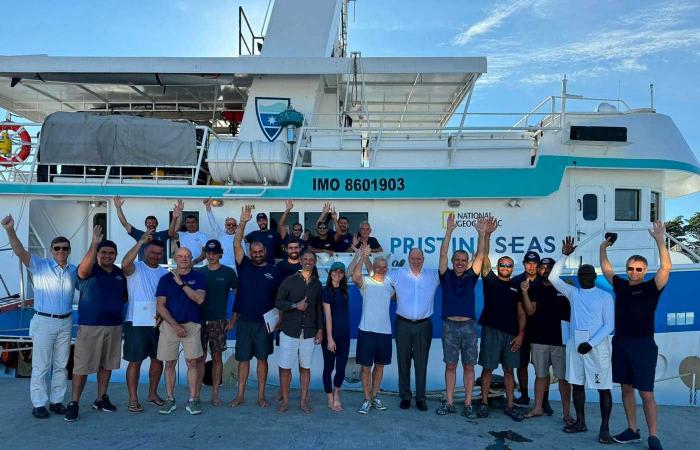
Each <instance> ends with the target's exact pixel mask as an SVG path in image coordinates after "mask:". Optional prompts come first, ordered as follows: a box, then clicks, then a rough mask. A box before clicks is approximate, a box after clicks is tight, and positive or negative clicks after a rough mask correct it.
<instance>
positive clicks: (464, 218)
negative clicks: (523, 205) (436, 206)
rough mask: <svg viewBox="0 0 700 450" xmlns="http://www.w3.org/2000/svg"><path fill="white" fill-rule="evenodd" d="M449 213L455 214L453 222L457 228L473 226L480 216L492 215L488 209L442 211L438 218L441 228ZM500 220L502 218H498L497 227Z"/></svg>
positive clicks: (445, 223)
mask: <svg viewBox="0 0 700 450" xmlns="http://www.w3.org/2000/svg"><path fill="white" fill-rule="evenodd" d="M450 214H454V215H455V224H457V228H474V227H475V226H476V221H477V220H479V219H481V218H482V217H485V218H489V217H492V214H491V213H490V212H488V211H484V212H478V211H443V212H442V219H441V220H440V226H441V227H442V229H443V230H444V229H446V228H447V217H448V216H449V215H450ZM502 222H503V221H502V220H500V219H499V220H498V226H499V227H500V226H501V225H502Z"/></svg>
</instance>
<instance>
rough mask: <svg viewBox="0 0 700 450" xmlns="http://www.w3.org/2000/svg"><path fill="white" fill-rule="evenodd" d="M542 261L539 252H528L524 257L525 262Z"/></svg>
mask: <svg viewBox="0 0 700 450" xmlns="http://www.w3.org/2000/svg"><path fill="white" fill-rule="evenodd" d="M529 262H536V263H539V262H540V255H539V254H538V253H537V252H527V253H525V257H524V258H523V263H529Z"/></svg>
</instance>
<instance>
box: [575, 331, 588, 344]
mask: <svg viewBox="0 0 700 450" xmlns="http://www.w3.org/2000/svg"><path fill="white" fill-rule="evenodd" d="M590 337H591V332H590V331H588V330H574V345H575V346H576V348H578V346H579V345H581V344H583V343H584V342H588V340H589V339H590Z"/></svg>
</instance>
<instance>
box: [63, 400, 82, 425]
mask: <svg viewBox="0 0 700 450" xmlns="http://www.w3.org/2000/svg"><path fill="white" fill-rule="evenodd" d="M79 410H80V407H79V406H78V402H68V407H67V408H66V416H65V417H64V418H63V419H64V420H65V421H66V422H75V421H76V420H78V419H80V416H79V415H78V411H79Z"/></svg>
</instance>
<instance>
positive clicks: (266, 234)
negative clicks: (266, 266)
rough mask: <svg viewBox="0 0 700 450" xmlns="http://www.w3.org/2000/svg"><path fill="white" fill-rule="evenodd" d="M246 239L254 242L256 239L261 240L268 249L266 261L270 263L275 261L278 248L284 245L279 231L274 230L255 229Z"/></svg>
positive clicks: (250, 242)
mask: <svg viewBox="0 0 700 450" xmlns="http://www.w3.org/2000/svg"><path fill="white" fill-rule="evenodd" d="M245 240H246V241H247V242H248V243H249V244H252V243H253V242H255V241H260V242H262V244H263V245H264V246H265V250H266V251H267V255H266V258H265V259H266V261H267V262H268V263H270V264H274V263H275V255H276V254H277V249H278V248H279V247H280V245H282V238H281V237H280V235H279V233H277V232H276V231H272V230H266V231H262V230H255V231H253V232H251V233H248V235H247V236H246V237H245Z"/></svg>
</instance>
